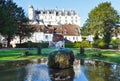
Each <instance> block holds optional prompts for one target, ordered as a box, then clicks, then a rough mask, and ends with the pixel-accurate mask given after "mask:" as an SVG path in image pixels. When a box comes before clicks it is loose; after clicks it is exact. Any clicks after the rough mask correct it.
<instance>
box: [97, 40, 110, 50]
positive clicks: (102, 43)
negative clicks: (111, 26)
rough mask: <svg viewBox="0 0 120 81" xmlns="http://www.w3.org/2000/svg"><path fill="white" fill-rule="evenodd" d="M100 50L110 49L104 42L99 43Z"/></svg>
mask: <svg viewBox="0 0 120 81" xmlns="http://www.w3.org/2000/svg"><path fill="white" fill-rule="evenodd" d="M98 48H101V49H105V48H108V45H107V44H106V43H105V42H104V41H100V42H98Z"/></svg>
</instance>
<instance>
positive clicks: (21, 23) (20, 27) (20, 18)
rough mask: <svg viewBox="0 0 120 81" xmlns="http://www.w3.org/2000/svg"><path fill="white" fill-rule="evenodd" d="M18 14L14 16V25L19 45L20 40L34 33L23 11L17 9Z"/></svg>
mask: <svg viewBox="0 0 120 81" xmlns="http://www.w3.org/2000/svg"><path fill="white" fill-rule="evenodd" d="M18 12H19V14H17V16H16V21H17V22H16V24H17V33H16V35H17V36H18V37H19V39H20V44H21V42H22V39H24V38H25V37H30V36H31V35H32V33H33V32H34V31H35V28H34V27H32V26H30V25H29V24H28V21H29V20H28V18H27V17H26V16H25V13H24V10H23V9H22V8H21V7H19V8H18Z"/></svg>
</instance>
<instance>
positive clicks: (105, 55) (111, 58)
mask: <svg viewBox="0 0 120 81" xmlns="http://www.w3.org/2000/svg"><path fill="white" fill-rule="evenodd" d="M70 49H71V50H73V52H74V54H75V56H76V58H78V59H80V58H87V59H97V60H104V61H108V62H116V63H120V51H111V50H91V49H86V50H85V55H86V56H79V55H77V54H78V53H79V49H78V48H70ZM26 50H27V51H29V52H30V53H31V54H32V55H30V56H21V55H22V54H23V53H24V52H25V51H26ZM53 50H54V49H53V48H44V49H42V54H41V55H37V49H30V50H28V49H7V50H0V62H6V61H14V60H24V59H34V58H43V57H47V56H48V54H49V53H50V52H51V51H53ZM99 52H100V53H101V54H102V57H98V56H94V55H97V54H98V53H99Z"/></svg>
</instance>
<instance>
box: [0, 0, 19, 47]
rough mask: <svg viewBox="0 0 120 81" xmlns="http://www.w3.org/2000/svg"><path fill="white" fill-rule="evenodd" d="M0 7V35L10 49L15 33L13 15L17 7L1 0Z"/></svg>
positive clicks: (9, 1)
mask: <svg viewBox="0 0 120 81" xmlns="http://www.w3.org/2000/svg"><path fill="white" fill-rule="evenodd" d="M0 5H1V6H0V10H1V11H0V18H1V19H0V33H1V35H3V36H4V37H5V38H6V39H7V46H8V47H10V41H11V39H12V38H13V37H14V35H15V32H16V27H15V21H14V15H15V14H16V13H15V10H16V8H17V5H16V4H15V3H12V1H11V0H8V1H5V0H2V2H1V4H0Z"/></svg>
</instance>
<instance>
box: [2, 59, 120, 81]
mask: <svg viewBox="0 0 120 81" xmlns="http://www.w3.org/2000/svg"><path fill="white" fill-rule="evenodd" d="M0 81H120V64H115V63H108V62H102V61H93V60H89V59H87V60H84V59H81V60H75V62H74V66H73V68H69V69H64V70H60V69H50V68H48V66H47V59H46V58H43V59H32V60H24V61H15V62H6V63H0Z"/></svg>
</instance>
